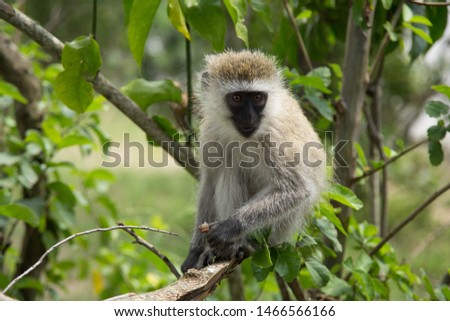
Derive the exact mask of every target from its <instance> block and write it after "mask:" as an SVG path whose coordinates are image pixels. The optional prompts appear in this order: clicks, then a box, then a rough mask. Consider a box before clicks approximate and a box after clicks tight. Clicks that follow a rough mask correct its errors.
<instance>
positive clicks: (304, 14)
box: [295, 9, 313, 20]
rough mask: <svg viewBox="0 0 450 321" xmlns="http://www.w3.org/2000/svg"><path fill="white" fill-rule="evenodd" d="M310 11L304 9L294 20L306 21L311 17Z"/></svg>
mask: <svg viewBox="0 0 450 321" xmlns="http://www.w3.org/2000/svg"><path fill="white" fill-rule="evenodd" d="M312 14H313V12H312V10H309V9H304V10H302V11H301V12H300V13H299V14H298V15H297V17H295V19H296V20H308V19H309V18H311V17H312Z"/></svg>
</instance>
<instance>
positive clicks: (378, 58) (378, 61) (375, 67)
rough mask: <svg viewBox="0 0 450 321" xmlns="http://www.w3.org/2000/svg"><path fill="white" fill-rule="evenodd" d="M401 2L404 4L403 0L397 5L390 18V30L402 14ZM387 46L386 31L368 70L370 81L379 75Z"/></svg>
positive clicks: (387, 36)
mask: <svg viewBox="0 0 450 321" xmlns="http://www.w3.org/2000/svg"><path fill="white" fill-rule="evenodd" d="M403 2H404V0H401V1H400V2H399V3H398V7H397V10H396V11H395V13H394V16H393V17H392V20H391V26H392V28H395V27H396V26H397V23H398V21H399V19H400V15H401V13H402V8H403ZM388 44H389V33H388V32H387V30H386V33H385V34H384V37H383V39H382V40H381V43H380V47H378V51H377V53H376V55H375V58H374V60H373V63H372V67H371V68H370V70H371V73H370V79H371V80H373V79H374V78H375V76H376V75H378V74H379V69H380V66H381V65H382V61H383V57H384V52H385V50H386V47H387V45H388Z"/></svg>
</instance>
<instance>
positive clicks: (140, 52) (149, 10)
mask: <svg viewBox="0 0 450 321" xmlns="http://www.w3.org/2000/svg"><path fill="white" fill-rule="evenodd" d="M160 2H161V0H134V1H133V4H132V6H131V9H130V18H129V22H128V44H129V46H130V50H131V53H132V55H133V57H134V60H135V61H136V63H137V64H138V66H139V67H141V64H142V57H143V56H144V48H145V42H146V41H147V36H148V33H149V32H150V29H151V27H152V23H153V19H154V17H155V14H156V11H157V9H158V7H159V4H160Z"/></svg>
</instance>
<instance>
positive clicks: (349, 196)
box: [326, 183, 364, 210]
mask: <svg viewBox="0 0 450 321" xmlns="http://www.w3.org/2000/svg"><path fill="white" fill-rule="evenodd" d="M326 196H327V197H328V198H330V199H332V200H335V201H336V202H339V203H341V204H343V205H345V206H348V207H350V208H353V209H354V210H359V209H361V208H362V207H363V206H364V204H363V202H361V200H360V199H359V198H358V197H357V196H356V195H355V193H353V191H352V190H351V189H349V188H347V187H345V186H342V185H341V184H338V183H335V184H333V185H332V186H331V188H330V191H328V192H327V193H326Z"/></svg>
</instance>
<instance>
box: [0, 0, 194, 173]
mask: <svg viewBox="0 0 450 321" xmlns="http://www.w3.org/2000/svg"><path fill="white" fill-rule="evenodd" d="M0 18H1V19H3V20H5V21H6V22H8V23H9V24H11V25H13V26H14V27H16V28H17V29H18V30H20V31H22V32H23V33H25V34H26V35H27V36H28V37H29V38H31V39H33V40H34V41H36V42H37V43H38V44H39V45H40V46H41V47H42V48H43V49H44V50H45V51H47V52H48V53H49V54H51V55H52V56H53V57H55V58H56V59H57V60H61V54H62V49H63V47H64V45H63V43H62V42H61V41H60V40H59V39H58V38H56V37H55V36H53V35H52V34H51V33H49V32H48V31H47V30H45V29H44V28H43V27H42V26H41V25H39V24H38V23H37V22H35V21H34V20H32V19H31V18H29V17H28V16H27V15H25V14H23V13H22V12H20V11H19V10H17V9H14V8H12V7H11V6H10V5H8V4H6V3H5V2H3V1H0ZM92 84H93V86H94V89H95V90H96V91H97V92H98V93H99V94H101V95H103V96H104V97H105V98H106V99H108V100H109V101H110V102H111V103H112V104H113V105H115V106H116V107H117V108H118V109H119V110H120V111H121V112H123V113H124V114H125V115H126V116H127V117H128V118H130V119H131V120H132V121H133V122H134V123H135V124H136V125H137V126H138V127H140V128H141V129H142V130H143V131H144V132H145V133H146V134H147V136H149V137H151V139H153V140H154V141H155V142H156V143H158V144H160V145H161V146H162V147H163V148H164V149H165V150H166V151H167V152H168V153H169V154H170V155H172V156H173V157H174V159H175V160H176V161H177V162H178V163H179V164H180V165H181V166H183V167H184V168H185V169H186V170H187V171H188V172H189V173H190V174H191V175H193V176H194V177H197V168H198V166H197V165H198V164H197V162H196V161H195V159H194V156H193V155H192V152H191V150H190V149H189V148H187V147H184V146H181V145H180V143H179V142H176V141H173V140H172V137H169V136H168V135H167V134H166V133H165V132H164V131H162V130H161V129H160V127H159V126H158V124H157V123H156V122H155V121H153V119H151V118H149V117H148V116H147V114H146V113H145V112H144V111H142V110H141V109H140V108H139V106H138V105H136V103H135V102H134V101H132V100H131V99H130V98H128V97H127V96H125V95H124V94H123V93H122V92H120V90H119V89H117V88H116V87H115V86H114V85H113V84H112V83H111V82H110V81H109V80H108V79H106V78H105V77H103V76H102V75H101V74H100V73H99V74H98V75H97V77H96V78H95V79H94V81H93V82H92Z"/></svg>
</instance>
